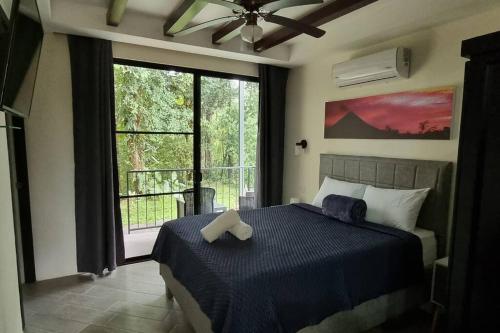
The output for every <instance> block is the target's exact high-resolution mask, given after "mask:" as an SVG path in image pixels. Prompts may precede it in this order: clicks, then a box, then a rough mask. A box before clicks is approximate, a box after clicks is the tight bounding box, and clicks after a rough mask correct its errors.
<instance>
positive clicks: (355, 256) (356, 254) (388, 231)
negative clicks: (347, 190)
mask: <svg viewBox="0 0 500 333" xmlns="http://www.w3.org/2000/svg"><path fill="white" fill-rule="evenodd" d="M240 214H241V218H242V220H244V221H245V222H247V223H248V224H250V225H251V226H252V227H253V228H254V236H253V237H252V239H250V240H249V241H246V242H241V241H238V240H237V239H235V238H234V237H232V236H231V235H223V236H222V237H221V238H220V239H218V240H217V241H216V242H214V243H212V244H208V243H207V242H205V241H204V240H203V239H202V237H201V236H200V233H199V230H200V229H201V228H203V227H204V226H205V225H207V224H208V223H210V222H211V221H212V220H213V219H214V218H215V216H216V215H210V214H208V215H200V216H191V217H184V218H182V219H179V220H177V221H174V222H169V223H166V224H164V225H163V227H162V229H161V231H160V233H159V235H158V239H157V241H156V244H155V247H154V249H153V254H152V257H153V259H155V260H156V261H158V262H159V263H161V264H165V265H167V266H169V268H170V269H171V270H172V272H173V275H174V276H175V278H176V279H177V280H178V281H180V283H182V285H183V286H185V287H186V288H187V289H188V290H189V291H190V294H191V295H192V296H193V297H194V298H195V299H196V301H197V303H198V304H199V306H200V307H201V309H203V312H205V313H206V314H208V316H209V317H210V319H211V321H212V327H213V330H214V331H215V332H236V331H237V332H259V331H261V332H264V331H270V332H274V331H276V332H296V331H298V330H300V329H301V328H304V327H306V326H312V325H316V324H318V323H319V322H320V321H321V320H323V319H324V318H326V317H328V316H329V315H331V314H334V313H337V312H341V311H345V310H352V308H353V307H355V306H357V305H359V304H361V303H364V301H367V300H371V299H374V298H377V297H378V296H381V295H384V294H388V293H391V292H394V291H397V290H400V289H404V288H407V287H409V286H412V285H419V284H420V283H422V282H423V277H424V274H423V273H424V271H423V260H422V245H421V241H419V238H418V236H416V235H414V234H411V233H407V232H404V231H401V230H398V229H394V228H390V227H387V226H383V225H380V224H374V223H368V222H367V223H362V224H348V223H343V222H341V221H338V220H335V219H331V218H329V217H327V216H325V215H323V214H322V212H321V210H320V209H318V208H317V207H313V206H310V205H306V204H298V205H286V206H276V207H270V208H264V209H257V210H251V211H242V212H240ZM207 286H208V287H207Z"/></svg>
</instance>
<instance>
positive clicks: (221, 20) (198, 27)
mask: <svg viewBox="0 0 500 333" xmlns="http://www.w3.org/2000/svg"><path fill="white" fill-rule="evenodd" d="M238 19H239V17H238V16H225V17H220V18H216V19H214V20H210V21H206V22H203V23H200V24H196V25H193V26H191V27H189V28H186V29H184V30H181V31H179V32H176V33H174V34H172V36H173V37H181V36H186V35H189V34H192V33H193V32H196V31H199V30H203V29H205V28H208V27H212V26H214V25H218V24H222V23H226V22H231V21H235V20H238Z"/></svg>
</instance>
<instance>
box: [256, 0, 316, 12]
mask: <svg viewBox="0 0 500 333" xmlns="http://www.w3.org/2000/svg"><path fill="white" fill-rule="evenodd" d="M320 3H323V0H278V1H273V2H270V3H268V4H265V5H264V6H262V7H260V8H261V9H264V10H265V11H268V12H275V11H277V10H280V9H283V8H287V7H296V6H305V5H316V4H320Z"/></svg>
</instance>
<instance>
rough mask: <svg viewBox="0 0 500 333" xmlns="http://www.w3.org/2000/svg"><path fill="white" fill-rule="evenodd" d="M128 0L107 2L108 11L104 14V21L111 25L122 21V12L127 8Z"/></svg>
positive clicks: (115, 25) (114, 25)
mask: <svg viewBox="0 0 500 333" xmlns="http://www.w3.org/2000/svg"><path fill="white" fill-rule="evenodd" d="M127 2H128V0H111V1H110V2H109V7H108V13H107V15H106V23H107V24H108V25H111V26H113V27H117V26H119V25H120V23H121V22H122V18H123V14H125V9H127Z"/></svg>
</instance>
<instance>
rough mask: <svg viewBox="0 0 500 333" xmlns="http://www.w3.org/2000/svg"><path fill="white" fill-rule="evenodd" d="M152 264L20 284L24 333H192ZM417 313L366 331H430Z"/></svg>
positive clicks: (400, 332) (425, 318)
mask: <svg viewBox="0 0 500 333" xmlns="http://www.w3.org/2000/svg"><path fill="white" fill-rule="evenodd" d="M158 271H159V267H158V264H157V263H156V262H153V261H148V262H142V263H138V264H132V265H126V266H121V267H119V268H118V269H117V270H116V271H115V272H113V273H112V274H110V275H108V276H106V277H102V278H95V279H93V278H92V277H91V276H87V275H79V276H71V277H66V278H61V279H55V280H49V281H42V282H38V283H36V284H33V285H29V286H24V290H23V291H24V292H23V294H24V310H25V318H26V330H25V332H27V333H47V332H62V333H76V332H83V333H104V332H106V333H127V332H129V333H130V332H144V333H156V332H162V333H165V332H170V333H192V332H193V330H192V328H191V327H190V326H189V324H188V323H187V321H186V320H185V318H184V316H183V314H182V310H181V309H180V307H179V305H178V304H177V303H176V302H175V301H167V299H166V297H165V285H164V282H163V279H162V278H161V277H160V274H159V272H158ZM429 327H430V319H429V316H428V315H427V314H425V313H423V312H420V311H417V312H415V313H411V314H409V315H406V316H403V317H402V318H399V319H397V320H394V321H392V322H390V323H387V324H384V325H382V326H381V327H377V328H375V329H373V330H370V333H389V332H391V333H392V332H394V333H395V332H398V333H402V332H404V333H417V332H428V331H429Z"/></svg>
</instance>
